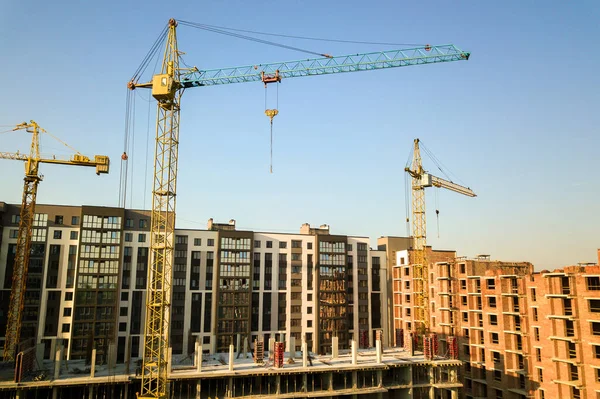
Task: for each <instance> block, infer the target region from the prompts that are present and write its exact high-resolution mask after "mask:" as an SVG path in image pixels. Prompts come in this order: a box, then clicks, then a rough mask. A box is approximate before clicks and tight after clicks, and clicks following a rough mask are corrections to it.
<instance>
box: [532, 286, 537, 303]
mask: <svg viewBox="0 0 600 399" xmlns="http://www.w3.org/2000/svg"><path fill="white" fill-rule="evenodd" d="M531 301H532V302H535V301H537V295H536V291H535V288H532V289H531Z"/></svg>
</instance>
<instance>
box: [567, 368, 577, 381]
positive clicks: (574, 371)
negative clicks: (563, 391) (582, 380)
mask: <svg viewBox="0 0 600 399" xmlns="http://www.w3.org/2000/svg"><path fill="white" fill-rule="evenodd" d="M569 366H570V367H569V368H570V374H571V381H577V380H578V379H579V368H578V367H577V366H576V365H574V364H570V365H569Z"/></svg>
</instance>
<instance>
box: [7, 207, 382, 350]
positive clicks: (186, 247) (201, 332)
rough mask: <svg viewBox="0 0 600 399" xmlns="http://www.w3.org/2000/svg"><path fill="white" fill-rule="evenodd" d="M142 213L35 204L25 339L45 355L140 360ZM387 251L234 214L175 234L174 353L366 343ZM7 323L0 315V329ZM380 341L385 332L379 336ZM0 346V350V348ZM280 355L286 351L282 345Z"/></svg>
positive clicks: (144, 260) (13, 213) (12, 236)
mask: <svg viewBox="0 0 600 399" xmlns="http://www.w3.org/2000/svg"><path fill="white" fill-rule="evenodd" d="M0 209H2V215H1V219H2V220H3V228H2V231H0V237H1V240H2V241H1V246H0V265H1V266H0V287H1V288H2V289H1V290H0V296H1V298H2V301H0V307H2V309H1V310H2V315H6V307H7V306H8V298H9V296H10V287H11V279H12V267H13V262H14V253H15V246H16V231H17V229H18V223H19V206H18V205H10V204H2V207H0ZM149 225H150V220H149V212H147V211H138V210H129V209H122V208H110V207H95V206H81V207H74V206H56V205H38V206H37V207H36V218H35V224H34V229H33V245H32V256H31V260H30V266H29V276H28V284H27V295H26V304H25V309H24V316H23V330H22V337H23V338H34V339H35V340H36V341H37V342H41V343H44V344H45V345H44V354H43V357H44V358H46V359H51V358H52V357H53V354H54V353H55V350H56V349H57V348H58V347H59V346H60V345H62V346H63V347H64V348H65V352H66V358H67V359H82V358H89V356H91V348H92V347H94V348H96V349H97V351H96V356H97V359H98V361H100V362H102V361H105V360H106V358H107V357H108V355H109V352H110V351H111V350H112V351H114V352H116V353H114V355H115V356H116V359H117V361H118V362H123V360H124V359H125V357H126V353H127V355H128V356H131V357H133V358H139V357H141V350H142V346H143V339H142V338H143V337H142V335H143V323H144V312H145V310H144V309H145V307H144V304H145V300H146V299H145V297H146V286H147V273H148V262H149V245H150V243H149V239H150V234H149ZM385 256H386V255H385V252H382V251H378V250H372V249H371V248H370V247H369V239H368V238H367V237H352V236H345V235H334V234H331V233H330V230H329V226H327V225H322V226H320V227H318V228H313V227H311V226H310V225H308V224H305V225H303V226H302V227H301V229H300V231H299V233H298V234H287V233H270V232H255V231H241V230H237V229H236V225H235V221H234V220H231V221H230V222H228V223H215V222H213V220H212V219H211V220H209V221H208V225H207V228H206V229H202V230H200V229H198V230H195V229H177V230H176V237H175V251H174V257H175V259H174V267H173V286H172V304H171V329H170V330H171V339H170V342H171V344H172V347H173V353H174V354H175V355H179V354H182V355H183V354H189V353H191V352H193V350H194V345H195V342H196V341H200V343H201V345H202V348H203V350H204V351H205V352H209V353H214V352H226V351H227V350H228V349H229V345H230V344H231V343H234V345H236V350H238V349H239V348H237V345H238V340H237V336H238V335H241V337H242V342H243V340H245V339H247V340H248V341H249V342H254V340H255V339H256V338H259V337H261V338H263V339H264V340H265V342H266V341H268V340H269V338H270V337H275V336H276V335H277V336H278V337H280V336H287V337H292V336H293V337H294V338H295V342H296V343H297V348H296V349H297V350H300V343H301V341H302V339H305V340H306V342H307V344H308V348H309V349H310V350H311V351H313V352H315V353H329V352H331V341H332V338H333V337H334V336H337V337H338V342H339V347H340V349H342V350H343V349H349V340H350V339H351V338H352V337H353V336H356V339H357V341H358V342H359V344H360V347H362V348H367V347H372V346H374V339H375V333H376V332H377V331H388V330H389V328H388V325H387V324H388V319H387V317H386V313H385V312H384V311H383V309H384V306H385V303H384V299H385V298H387V297H388V292H387V285H386V279H387V275H386V273H385V267H386V265H387V259H386V258H385ZM5 331H6V319H5V317H4V316H0V336H3V335H4V332H5ZM382 339H383V341H384V342H389V336H388V335H387V334H383V335H382ZM288 342H289V341H288ZM0 346H1V345H0ZM287 349H288V350H289V348H287Z"/></svg>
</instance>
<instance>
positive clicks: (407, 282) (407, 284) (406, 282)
mask: <svg viewBox="0 0 600 399" xmlns="http://www.w3.org/2000/svg"><path fill="white" fill-rule="evenodd" d="M404 287H405V288H406V289H407V290H410V281H408V280H407V281H405V282H404Z"/></svg>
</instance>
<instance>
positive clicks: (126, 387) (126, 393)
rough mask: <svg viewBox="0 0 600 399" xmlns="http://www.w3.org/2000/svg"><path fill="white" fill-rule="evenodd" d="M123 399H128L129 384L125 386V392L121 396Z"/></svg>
mask: <svg viewBox="0 0 600 399" xmlns="http://www.w3.org/2000/svg"><path fill="white" fill-rule="evenodd" d="M123 397H124V398H125V399H127V398H129V384H125V392H124V394H123Z"/></svg>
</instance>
